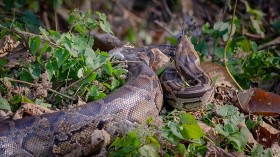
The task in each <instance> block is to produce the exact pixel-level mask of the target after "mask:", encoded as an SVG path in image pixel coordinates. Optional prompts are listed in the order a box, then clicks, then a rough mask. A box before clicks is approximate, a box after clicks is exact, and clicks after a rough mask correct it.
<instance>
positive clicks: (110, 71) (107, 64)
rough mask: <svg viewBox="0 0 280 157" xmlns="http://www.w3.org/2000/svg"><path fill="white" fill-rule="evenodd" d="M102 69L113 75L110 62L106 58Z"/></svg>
mask: <svg viewBox="0 0 280 157" xmlns="http://www.w3.org/2000/svg"><path fill="white" fill-rule="evenodd" d="M102 67H103V69H104V71H105V72H106V74H108V75H109V76H113V67H112V65H111V63H110V61H108V60H106V64H103V66H102Z"/></svg>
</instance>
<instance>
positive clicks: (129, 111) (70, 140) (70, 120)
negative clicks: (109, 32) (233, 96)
mask: <svg viewBox="0 0 280 157" xmlns="http://www.w3.org/2000/svg"><path fill="white" fill-rule="evenodd" d="M179 46H180V45H179ZM154 48H157V49H159V50H160V51H161V52H163V53H165V54H169V55H174V52H175V48H176V47H174V46H166V45H163V46H149V47H146V48H124V49H121V50H119V51H118V53H120V54H121V55H123V56H124V59H125V60H139V54H148V53H150V52H151V50H152V49H154ZM187 48H188V47H187ZM179 49H180V48H179ZM179 49H178V48H177V51H178V50H179ZM183 50H184V49H183ZM180 51H182V49H181V50H180ZM131 52H137V53H131ZM175 55H177V54H175ZM191 57H193V56H191ZM196 59H197V58H196ZM198 59H199V58H198ZM179 62H180V61H179ZM188 62H189V63H188V65H191V66H196V65H194V64H193V61H190V60H188ZM195 64H197V63H195ZM193 68H194V70H195V71H199V70H200V69H197V67H193ZM195 68H196V69H195ZM128 71H129V75H128V81H127V83H126V85H125V86H123V87H122V88H120V89H118V90H117V91H115V92H114V93H112V94H110V95H108V96H107V97H105V98H104V99H102V100H99V101H97V102H91V103H87V104H86V105H83V106H80V107H77V108H74V109H68V110H62V111H59V112H55V113H51V114H44V115H40V116H31V117H26V118H23V119H19V120H10V121H4V122H2V123H0V156H4V157H8V156H21V157H23V156H28V157H29V156H38V157H39V156H40V157H41V156H86V155H91V154H93V153H94V152H96V151H97V150H98V149H99V148H100V143H98V144H96V143H94V142H93V140H92V139H93V138H95V137H94V136H96V134H94V132H95V131H96V130H104V131H105V132H107V133H108V134H109V135H111V136H117V135H119V134H123V133H126V132H128V131H130V129H129V127H130V126H132V128H133V126H135V125H138V124H145V122H146V120H147V119H148V118H149V117H152V118H153V119H154V120H155V122H158V123H159V122H160V119H159V117H158V114H159V111H160V110H161V107H162V103H163V102H162V101H163V93H162V88H161V84H160V81H159V79H158V77H157V76H156V74H155V73H154V71H153V70H152V69H151V68H150V67H149V66H148V65H147V64H145V63H143V62H141V63H129V64H128ZM169 73H173V72H172V70H171V72H170V70H169ZM167 74H168V73H167ZM202 75H203V74H202V73H199V74H198V75H195V76H193V77H194V78H197V81H201V80H202V81H203V82H202V83H201V82H200V83H199V82H198V85H197V87H195V88H191V89H190V90H196V88H197V91H196V92H194V94H189V95H191V96H193V97H198V96H201V95H204V94H205V93H207V92H209V91H210V86H206V85H205V82H206V83H207V84H209V82H207V81H208V80H205V79H206V78H205V77H204V76H202ZM163 77H165V78H167V76H163ZM172 77H173V76H172ZM172 79H175V80H177V82H175V84H176V85H178V80H180V79H179V78H176V77H175V78H174V77H173V78H172ZM179 82H180V81H179ZM181 82H182V81H181ZM199 85H200V86H199ZM163 86H164V88H165V89H166V88H169V87H171V86H172V83H170V82H168V80H165V83H163ZM201 86H203V88H202V87H201ZM175 87H176V86H175ZM184 90H186V92H189V91H187V90H188V89H186V88H184ZM179 96H180V92H177V95H175V97H174V96H172V95H171V94H168V95H167V97H168V98H169V99H170V100H172V101H176V100H174V99H177V97H179ZM183 96H184V95H183ZM194 101H197V99H195V100H194ZM184 105H186V104H184Z"/></svg>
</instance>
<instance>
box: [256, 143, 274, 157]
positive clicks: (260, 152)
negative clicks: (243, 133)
mask: <svg viewBox="0 0 280 157" xmlns="http://www.w3.org/2000/svg"><path fill="white" fill-rule="evenodd" d="M272 156H273V155H272V150H271V148H267V149H263V146H262V145H260V144H258V145H257V146H256V147H254V148H253V149H252V152H251V157H272Z"/></svg>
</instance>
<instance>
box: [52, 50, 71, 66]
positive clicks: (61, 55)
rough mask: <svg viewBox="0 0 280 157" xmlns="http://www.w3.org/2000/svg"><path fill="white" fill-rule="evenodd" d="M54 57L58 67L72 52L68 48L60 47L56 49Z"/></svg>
mask: <svg viewBox="0 0 280 157" xmlns="http://www.w3.org/2000/svg"><path fill="white" fill-rule="evenodd" d="M53 54H54V57H55V59H56V61H57V64H58V68H60V66H61V65H62V64H63V63H64V62H65V61H66V60H67V59H68V58H69V56H70V54H69V52H68V51H67V50H65V49H61V48H58V49H56V50H55V51H54V53H53Z"/></svg>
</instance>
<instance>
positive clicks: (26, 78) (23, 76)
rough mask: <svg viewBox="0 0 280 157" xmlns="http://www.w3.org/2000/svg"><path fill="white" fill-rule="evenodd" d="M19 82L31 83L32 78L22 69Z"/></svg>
mask: <svg viewBox="0 0 280 157" xmlns="http://www.w3.org/2000/svg"><path fill="white" fill-rule="evenodd" d="M19 78H20V80H22V81H26V82H32V81H33V77H32V76H31V75H30V73H29V71H27V70H26V69H23V70H22V71H21V74H20V77H19Z"/></svg>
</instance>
